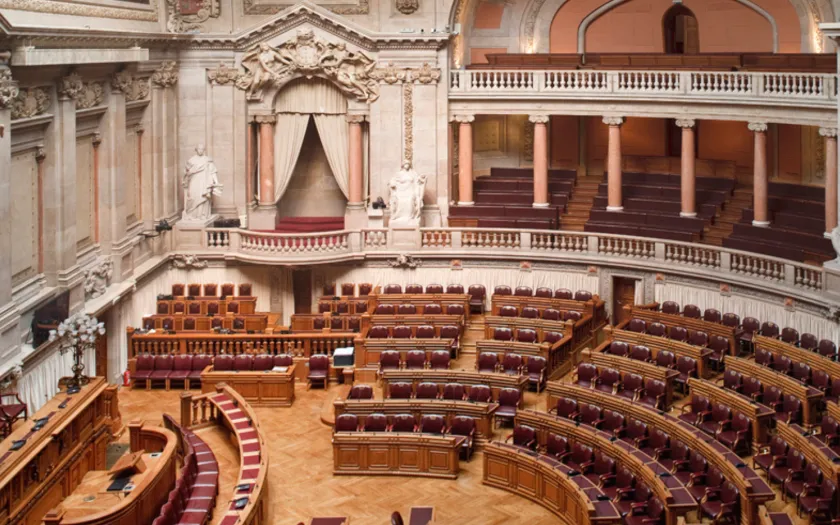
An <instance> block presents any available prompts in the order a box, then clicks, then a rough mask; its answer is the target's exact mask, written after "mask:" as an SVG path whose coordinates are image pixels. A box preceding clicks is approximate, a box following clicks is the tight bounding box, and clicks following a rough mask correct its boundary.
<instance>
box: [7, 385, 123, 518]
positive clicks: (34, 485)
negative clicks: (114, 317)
mask: <svg viewBox="0 0 840 525" xmlns="http://www.w3.org/2000/svg"><path fill="white" fill-rule="evenodd" d="M41 418H49V419H48V420H47V421H46V423H45V424H44V426H43V427H42V428H41V429H40V430H37V431H35V430H34V427H35V422H36V421H37V420H39V419H41ZM121 427H122V422H121V419H120V412H119V405H118V402H117V387H116V386H109V385H108V384H107V382H106V381H105V379H104V378H102V377H94V378H91V380H90V383H88V384H87V385H85V386H84V387H82V390H81V391H80V392H79V393H77V394H73V395H69V396H68V395H67V394H66V392H64V391H62V392H59V393H58V394H56V396H55V397H54V398H52V399H51V400H49V401H47V403H46V404H45V405H44V406H43V407H41V409H40V410H38V411H37V412H36V413H35V414H32V415H30V418H29V420H27V421H25V422H22V423H18V424H17V428H15V430H14V431H13V432H12V433H11V434H10V435H9V436H8V437H7V438H6V439H4V440H3V441H2V442H0V524H2V525H6V524H9V523H15V524H18V523H20V524H24V525H36V524H40V523H41V522H42V520H43V518H44V515H46V513H47V511H49V510H51V509H52V508H53V507H55V505H56V503H57V502H59V501H61V499H62V498H63V497H64V496H65V495H66V494H68V493H70V492H72V491H73V490H74V489H75V488H76V487H77V486H78V485H79V483H81V480H82V478H84V475H85V474H86V473H87V472H88V471H89V470H104V469H105V454H106V450H107V448H108V443H109V442H110V441H111V437H112V432H115V431H118V430H119V429H120V428H121ZM18 440H25V441H26V442H25V444H24V445H23V446H22V447H21V448H19V449H18V450H14V451H13V450H11V447H12V444H13V443H14V442H15V441H18ZM33 471H37V472H38V476H33Z"/></svg>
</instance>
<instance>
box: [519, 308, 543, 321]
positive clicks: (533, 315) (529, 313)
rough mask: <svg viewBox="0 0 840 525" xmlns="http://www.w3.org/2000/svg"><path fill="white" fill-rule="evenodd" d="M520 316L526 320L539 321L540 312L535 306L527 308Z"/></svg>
mask: <svg viewBox="0 0 840 525" xmlns="http://www.w3.org/2000/svg"><path fill="white" fill-rule="evenodd" d="M519 315H520V316H521V317H524V318H525V319H539V317H540V311H539V310H537V309H536V308H534V307H533V306H526V307H524V308H523V309H522V312H521V313H520V314H519Z"/></svg>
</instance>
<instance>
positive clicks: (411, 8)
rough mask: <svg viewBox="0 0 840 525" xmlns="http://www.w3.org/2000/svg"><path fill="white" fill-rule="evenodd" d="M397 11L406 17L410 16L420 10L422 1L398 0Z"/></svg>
mask: <svg viewBox="0 0 840 525" xmlns="http://www.w3.org/2000/svg"><path fill="white" fill-rule="evenodd" d="M396 2H397V11H399V12H400V13H402V14H404V15H410V14H411V13H413V12H415V11H417V9H419V8H420V0H396Z"/></svg>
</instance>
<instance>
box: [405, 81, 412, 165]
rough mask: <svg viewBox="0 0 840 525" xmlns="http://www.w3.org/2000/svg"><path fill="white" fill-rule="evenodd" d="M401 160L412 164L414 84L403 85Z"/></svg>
mask: <svg viewBox="0 0 840 525" xmlns="http://www.w3.org/2000/svg"><path fill="white" fill-rule="evenodd" d="M403 137H404V138H403V158H404V159H405V160H406V161H407V162H408V163H409V164H412V163H414V84H404V85H403Z"/></svg>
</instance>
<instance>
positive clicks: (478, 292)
mask: <svg viewBox="0 0 840 525" xmlns="http://www.w3.org/2000/svg"><path fill="white" fill-rule="evenodd" d="M467 293H468V294H469V295H470V311H472V312H476V313H479V314H482V313H484V300H485V298H486V297H487V289H486V288H484V285H483V284H471V285H470V287H469V289H468V291H467Z"/></svg>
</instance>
